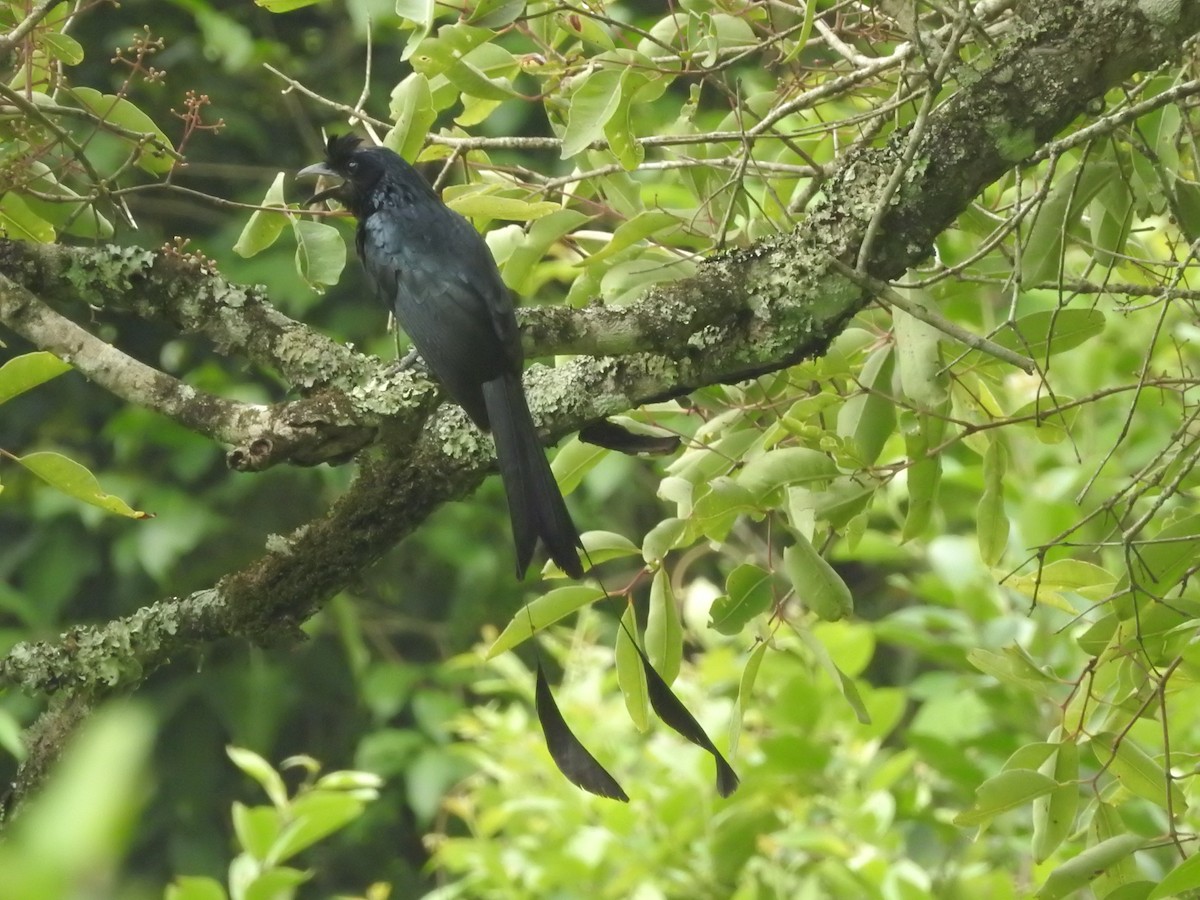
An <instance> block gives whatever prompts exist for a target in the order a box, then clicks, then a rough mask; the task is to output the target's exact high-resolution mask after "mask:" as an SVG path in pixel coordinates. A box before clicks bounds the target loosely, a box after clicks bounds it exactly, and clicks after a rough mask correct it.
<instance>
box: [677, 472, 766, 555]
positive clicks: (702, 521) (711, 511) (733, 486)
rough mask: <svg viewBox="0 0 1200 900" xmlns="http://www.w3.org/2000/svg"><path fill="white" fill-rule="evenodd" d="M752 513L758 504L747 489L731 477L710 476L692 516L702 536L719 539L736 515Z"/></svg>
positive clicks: (731, 525) (728, 528)
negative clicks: (710, 479) (711, 477)
mask: <svg viewBox="0 0 1200 900" xmlns="http://www.w3.org/2000/svg"><path fill="white" fill-rule="evenodd" d="M755 512H758V506H757V505H756V504H755V503H754V501H753V500H752V499H751V497H750V492H749V491H747V490H746V489H745V488H743V487H742V486H741V485H739V484H738V483H737V482H736V481H734V480H733V479H732V478H727V477H725V476H724V475H722V476H718V477H717V478H714V479H712V481H710V482H709V483H708V489H707V490H703V491H702V492H701V493H700V496H699V497H698V498H697V500H696V504H695V507H694V508H693V509H692V516H693V519H694V521H695V523H696V525H697V526H698V527H699V528H700V530H701V532H702V533H703V534H704V535H705V537H708V538H710V539H711V540H714V541H723V540H725V538H726V537H727V536H728V534H729V530H730V529H731V528H733V523H734V522H735V521H736V520H737V517H738V516H740V515H742V514H744V513H755Z"/></svg>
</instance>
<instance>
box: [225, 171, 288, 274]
mask: <svg viewBox="0 0 1200 900" xmlns="http://www.w3.org/2000/svg"><path fill="white" fill-rule="evenodd" d="M259 206H274V207H278V208H280V209H285V208H286V207H287V201H286V200H285V199H284V196H283V172H280V173H279V174H278V175H276V176H275V180H274V181H273V182H271V186H270V187H269V188H267V193H266V194H265V195H264V196H263V198H262V202H261V203H259ZM290 218H291V217H290V216H288V215H287V214H286V213H277V212H269V211H267V210H263V209H256V210H255V211H254V212H253V213H251V214H250V221H249V222H247V223H246V227H245V228H243V229H242V233H241V234H240V235H239V236H238V239H237V243H236V244H234V245H233V252H234V253H236V254H237V255H238V256H241V257H247V258H248V257H251V256H255V255H257V254H259V253H262V251H264V250H266V249H267V248H268V247H270V246H271V245H272V244H274V243H275V241H276V239H277V238H278V237H279V235H280V234H282V233H283V229H284V227H285V226H286V225H287V224H288V220H289V219H290Z"/></svg>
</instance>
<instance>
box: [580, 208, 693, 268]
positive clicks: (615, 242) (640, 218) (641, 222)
mask: <svg viewBox="0 0 1200 900" xmlns="http://www.w3.org/2000/svg"><path fill="white" fill-rule="evenodd" d="M679 225H680V222H679V217H678V216H675V215H672V214H671V213H667V212H663V211H662V210H657V209H648V210H645V211H643V212H640V213H638V214H637V215H636V216H634V217H633V218H632V219H630V220H629V221H627V222H622V223H621V225H620V226H619V227H618V228H617V230H616V231H614V232H613V235H612V239H611V240H610V241H609V242H608V243H607V244H605V245H604V246H603V247H601V248H600V249H599V250H597V251H596V252H595V253H593V254H591V255H590V256H588V257H586V258H584V259H582V260H580V261H579V262H577V263H576V264H575V265H577V266H591V265H594V264H595V263H598V262H603V261H604V260H606V259H609V258H610V257H613V256H616V255H617V254H618V253H620V252H621V251H622V250H625V249H627V248H629V247H632V246H633V245H634V244H636V243H638V242H639V241H642V240H645V239H646V238H648V237H650V236H651V235H661V234H663V232H664V230H666V229H672V230H674V229H676V228H678V227H679Z"/></svg>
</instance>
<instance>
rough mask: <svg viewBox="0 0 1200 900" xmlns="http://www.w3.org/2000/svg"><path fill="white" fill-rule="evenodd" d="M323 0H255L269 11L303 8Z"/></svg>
mask: <svg viewBox="0 0 1200 900" xmlns="http://www.w3.org/2000/svg"><path fill="white" fill-rule="evenodd" d="M320 2H321V0H254V3H255V5H256V6H261V7H262V8H263V9H265V10H266V11H267V12H273V13H285V12H291V11H292V10H293V9H301V8H303V7H305V6H312V5H313V4H315V3H320Z"/></svg>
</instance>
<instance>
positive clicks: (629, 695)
mask: <svg viewBox="0 0 1200 900" xmlns="http://www.w3.org/2000/svg"><path fill="white" fill-rule="evenodd" d="M636 635H637V617H636V616H635V615H634V613H633V605H632V604H630V605H629V606H627V607H626V608H625V614H624V615H623V616H622V617H621V626H620V627H619V628H617V648H616V658H617V684H618V685H619V686H620V688H621V695H622V696H623V697H624V698H625V708H626V709H628V710H629V718H630V719H632V720H633V724H634V727H635V728H637V730H638V731H645V730H646V729H647V728H649V727H650V706H649V699H650V698H649V696H648V695H647V693H646V673H645V672H644V670H643V669H642V663H641V651H640V650H639V649H638V646H637V643H636V641H637V637H636Z"/></svg>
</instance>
